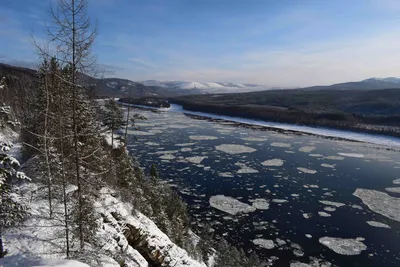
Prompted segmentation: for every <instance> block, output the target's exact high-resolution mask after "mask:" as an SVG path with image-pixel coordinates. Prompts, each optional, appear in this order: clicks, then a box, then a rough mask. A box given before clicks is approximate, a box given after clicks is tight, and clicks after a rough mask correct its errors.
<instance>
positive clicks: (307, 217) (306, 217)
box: [303, 213, 312, 219]
mask: <svg viewBox="0 0 400 267" xmlns="http://www.w3.org/2000/svg"><path fill="white" fill-rule="evenodd" d="M303 217H304V219H310V218H311V217H312V215H311V213H303Z"/></svg>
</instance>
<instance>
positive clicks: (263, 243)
mask: <svg viewBox="0 0 400 267" xmlns="http://www.w3.org/2000/svg"><path fill="white" fill-rule="evenodd" d="M253 244H254V245H257V246H259V247H262V248H265V249H273V248H274V247H275V243H274V241H273V240H271V239H262V238H257V239H254V240H253Z"/></svg>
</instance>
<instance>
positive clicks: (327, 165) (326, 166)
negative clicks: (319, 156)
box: [321, 163, 335, 169]
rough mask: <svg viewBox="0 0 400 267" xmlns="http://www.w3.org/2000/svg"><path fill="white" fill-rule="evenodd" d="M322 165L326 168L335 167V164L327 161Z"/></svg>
mask: <svg viewBox="0 0 400 267" xmlns="http://www.w3.org/2000/svg"><path fill="white" fill-rule="evenodd" d="M321 166H322V167H324V168H331V169H333V168H335V165H331V164H326V163H322V164H321Z"/></svg>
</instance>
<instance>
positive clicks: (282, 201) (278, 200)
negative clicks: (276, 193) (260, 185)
mask: <svg viewBox="0 0 400 267" xmlns="http://www.w3.org/2000/svg"><path fill="white" fill-rule="evenodd" d="M272 202H274V203H286V202H288V201H287V200H286V199H276V198H274V199H273V200H272Z"/></svg>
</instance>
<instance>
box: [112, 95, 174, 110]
mask: <svg viewBox="0 0 400 267" xmlns="http://www.w3.org/2000/svg"><path fill="white" fill-rule="evenodd" d="M118 101H119V102H121V103H127V104H134V105H142V106H149V107H157V108H169V107H170V106H171V105H170V104H169V103H168V101H167V100H164V99H161V98H158V97H140V98H133V97H124V98H120V99H119V100H118Z"/></svg>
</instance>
